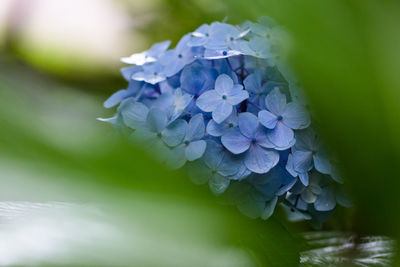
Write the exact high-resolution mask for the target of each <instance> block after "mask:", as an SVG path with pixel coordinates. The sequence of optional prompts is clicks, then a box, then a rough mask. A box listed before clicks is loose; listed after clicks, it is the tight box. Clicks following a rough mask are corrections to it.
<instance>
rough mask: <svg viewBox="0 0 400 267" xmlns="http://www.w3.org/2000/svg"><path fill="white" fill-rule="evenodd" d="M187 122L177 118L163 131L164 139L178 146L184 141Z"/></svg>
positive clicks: (170, 144) (171, 144) (168, 143)
mask: <svg viewBox="0 0 400 267" xmlns="http://www.w3.org/2000/svg"><path fill="white" fill-rule="evenodd" d="M186 127H187V122H186V121H185V120H176V121H174V122H172V123H170V124H169V125H168V126H167V127H166V128H165V129H164V130H163V131H162V132H161V136H162V140H163V141H164V142H165V143H166V144H167V145H169V146H177V145H179V144H180V143H182V141H183V138H184V137H185V135H186Z"/></svg>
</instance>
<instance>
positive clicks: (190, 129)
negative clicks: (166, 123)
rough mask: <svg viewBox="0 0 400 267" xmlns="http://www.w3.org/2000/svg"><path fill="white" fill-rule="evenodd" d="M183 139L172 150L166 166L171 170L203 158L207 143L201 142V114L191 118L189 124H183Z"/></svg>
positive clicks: (202, 128) (202, 126) (202, 119)
mask: <svg viewBox="0 0 400 267" xmlns="http://www.w3.org/2000/svg"><path fill="white" fill-rule="evenodd" d="M185 130H186V131H185V132H184V134H183V136H184V138H183V139H181V140H182V142H181V143H180V144H179V145H177V146H176V147H174V148H172V149H171V151H170V153H169V155H168V158H167V164H168V165H169V166H170V167H173V168H180V167H182V166H183V165H184V164H185V162H186V161H187V160H188V161H194V160H196V159H199V158H201V156H203V154H204V151H205V150H206V146H207V143H206V141H204V140H202V138H203V137H204V134H205V125H204V118H203V115H202V114H197V115H195V116H193V117H192V118H191V119H190V121H189V123H187V124H186V123H185Z"/></svg>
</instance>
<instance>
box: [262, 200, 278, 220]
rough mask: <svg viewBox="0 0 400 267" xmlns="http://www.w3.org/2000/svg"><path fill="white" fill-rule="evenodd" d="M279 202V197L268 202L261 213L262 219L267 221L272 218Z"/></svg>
mask: <svg viewBox="0 0 400 267" xmlns="http://www.w3.org/2000/svg"><path fill="white" fill-rule="evenodd" d="M277 202H278V197H276V196H275V197H274V198H273V199H271V200H270V201H267V203H266V205H265V208H264V211H263V212H262V213H261V218H262V219H263V220H266V219H268V218H269V217H271V215H272V213H274V210H275V207H276V203H277Z"/></svg>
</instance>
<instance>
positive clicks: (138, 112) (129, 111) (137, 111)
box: [118, 98, 149, 129]
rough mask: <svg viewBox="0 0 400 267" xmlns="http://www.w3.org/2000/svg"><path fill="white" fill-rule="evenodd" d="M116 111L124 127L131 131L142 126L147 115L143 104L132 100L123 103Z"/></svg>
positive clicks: (146, 109)
mask: <svg viewBox="0 0 400 267" xmlns="http://www.w3.org/2000/svg"><path fill="white" fill-rule="evenodd" d="M118 111H119V112H120V114H121V116H122V120H123V121H124V123H125V125H126V126H128V127H130V128H132V129H136V128H138V127H141V126H143V124H144V122H145V121H146V118H147V115H148V113H149V109H148V108H147V107H146V106H145V105H144V104H142V103H140V102H136V101H135V100H134V99H133V98H128V99H126V100H125V101H123V102H122V103H121V105H120V106H119V108H118Z"/></svg>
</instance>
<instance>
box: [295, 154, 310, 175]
mask: <svg viewBox="0 0 400 267" xmlns="http://www.w3.org/2000/svg"><path fill="white" fill-rule="evenodd" d="M292 160H293V169H294V171H295V172H297V173H305V172H307V171H309V170H310V169H311V167H312V161H313V154H312V152H310V151H301V150H296V151H294V152H293V154H292Z"/></svg>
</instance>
